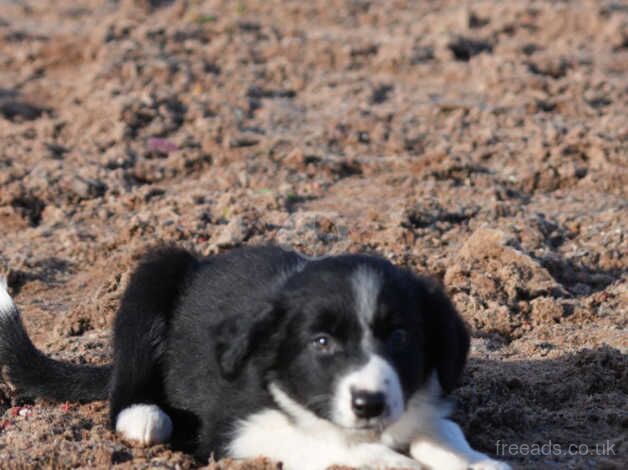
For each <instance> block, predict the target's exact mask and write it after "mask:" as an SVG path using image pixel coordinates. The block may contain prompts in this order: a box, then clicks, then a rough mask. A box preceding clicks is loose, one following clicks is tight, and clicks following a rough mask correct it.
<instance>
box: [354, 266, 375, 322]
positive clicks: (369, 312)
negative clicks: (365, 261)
mask: <svg viewBox="0 0 628 470" xmlns="http://www.w3.org/2000/svg"><path fill="white" fill-rule="evenodd" d="M351 285H352V287H353V295H354V296H355V302H356V308H357V313H358V316H359V318H360V320H361V321H362V323H363V324H365V325H369V324H370V323H371V320H372V318H373V317H374V316H375V312H376V310H377V298H378V297H379V292H380V290H381V288H382V277H381V275H380V274H379V273H378V272H377V271H375V270H373V269H372V268H370V267H368V266H365V265H362V266H360V267H358V268H357V269H356V270H355V271H354V273H353V274H352V275H351Z"/></svg>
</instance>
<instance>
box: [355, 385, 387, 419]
mask: <svg viewBox="0 0 628 470" xmlns="http://www.w3.org/2000/svg"><path fill="white" fill-rule="evenodd" d="M351 409H352V410H353V413H355V415H356V416H357V417H358V418H362V419H371V418H377V417H379V416H381V415H382V414H383V413H384V411H385V410H386V397H385V395H384V394H383V393H381V392H370V391H367V390H355V389H353V390H351Z"/></svg>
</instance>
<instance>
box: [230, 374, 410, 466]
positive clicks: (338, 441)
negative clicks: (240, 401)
mask: <svg viewBox="0 0 628 470" xmlns="http://www.w3.org/2000/svg"><path fill="white" fill-rule="evenodd" d="M269 390H270V392H271V394H272V396H273V398H274V399H275V401H276V403H277V405H278V406H279V408H280V409H281V411H279V410H273V409H266V410H262V411H260V412H259V413H256V414H254V415H252V416H250V417H249V418H247V419H246V420H244V421H242V422H241V423H240V425H239V426H238V428H237V429H236V431H235V433H234V438H233V440H232V441H231V443H230V445H229V455H230V456H231V457H233V458H253V457H257V456H260V455H265V456H268V457H270V458H271V459H273V460H277V461H280V462H282V463H283V468H285V469H286V470H323V469H326V468H328V467H330V466H332V465H345V466H349V467H355V468H369V469H380V468H381V469H385V468H414V469H419V468H421V467H420V465H419V464H418V463H417V462H415V461H413V460H412V459H410V458H408V457H406V456H404V455H401V454H399V453H397V452H395V451H394V450H392V449H389V448H388V447H386V446H384V445H383V444H380V443H377V442H356V441H355V440H354V439H353V436H352V434H351V432H350V431H348V430H345V429H342V428H340V427H338V426H336V425H334V424H333V423H331V422H330V421H327V420H325V419H322V418H319V417H318V416H316V415H315V414H314V413H312V412H311V411H309V410H307V409H306V408H304V407H303V406H302V405H300V404H299V403H298V402H296V401H295V400H293V399H292V398H291V397H289V396H288V395H287V394H286V393H285V392H284V391H283V390H281V388H279V387H278V386H277V385H276V384H271V385H270V386H269Z"/></svg>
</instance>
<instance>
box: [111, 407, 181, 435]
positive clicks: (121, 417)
mask: <svg viewBox="0 0 628 470" xmlns="http://www.w3.org/2000/svg"><path fill="white" fill-rule="evenodd" d="M116 431H117V432H119V433H120V434H122V435H123V436H124V437H125V438H126V439H129V440H132V441H137V442H140V443H142V444H145V445H150V444H161V443H164V442H168V440H169V439H170V436H171V434H172V420H171V419H170V416H168V415H167V414H166V413H164V412H163V411H162V410H161V408H159V407H158V406H157V405H146V404H141V405H132V406H129V407H128V408H125V409H123V410H122V411H121V412H120V413H119V414H118V418H117V420H116Z"/></svg>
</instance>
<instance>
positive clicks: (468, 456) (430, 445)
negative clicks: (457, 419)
mask: <svg viewBox="0 0 628 470" xmlns="http://www.w3.org/2000/svg"><path fill="white" fill-rule="evenodd" d="M425 431H426V432H422V433H420V434H418V435H416V436H415V437H414V439H413V440H412V442H411V444H410V455H412V457H413V458H414V459H416V460H417V461H418V462H420V463H421V464H423V465H425V466H426V467H427V468H430V469H433V470H439V469H447V470H466V469H472V470H510V465H508V464H506V463H504V462H500V461H498V460H493V459H491V458H490V457H488V456H487V455H485V454H483V453H481V452H478V451H475V450H473V449H472V448H471V446H470V445H469V443H468V442H467V440H466V439H465V437H464V434H463V433H462V429H460V427H459V426H458V425H457V424H456V423H454V422H453V421H450V420H448V419H444V418H442V419H439V420H437V421H436V422H435V423H434V425H433V426H431V429H429V430H427V429H426V430H425Z"/></svg>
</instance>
